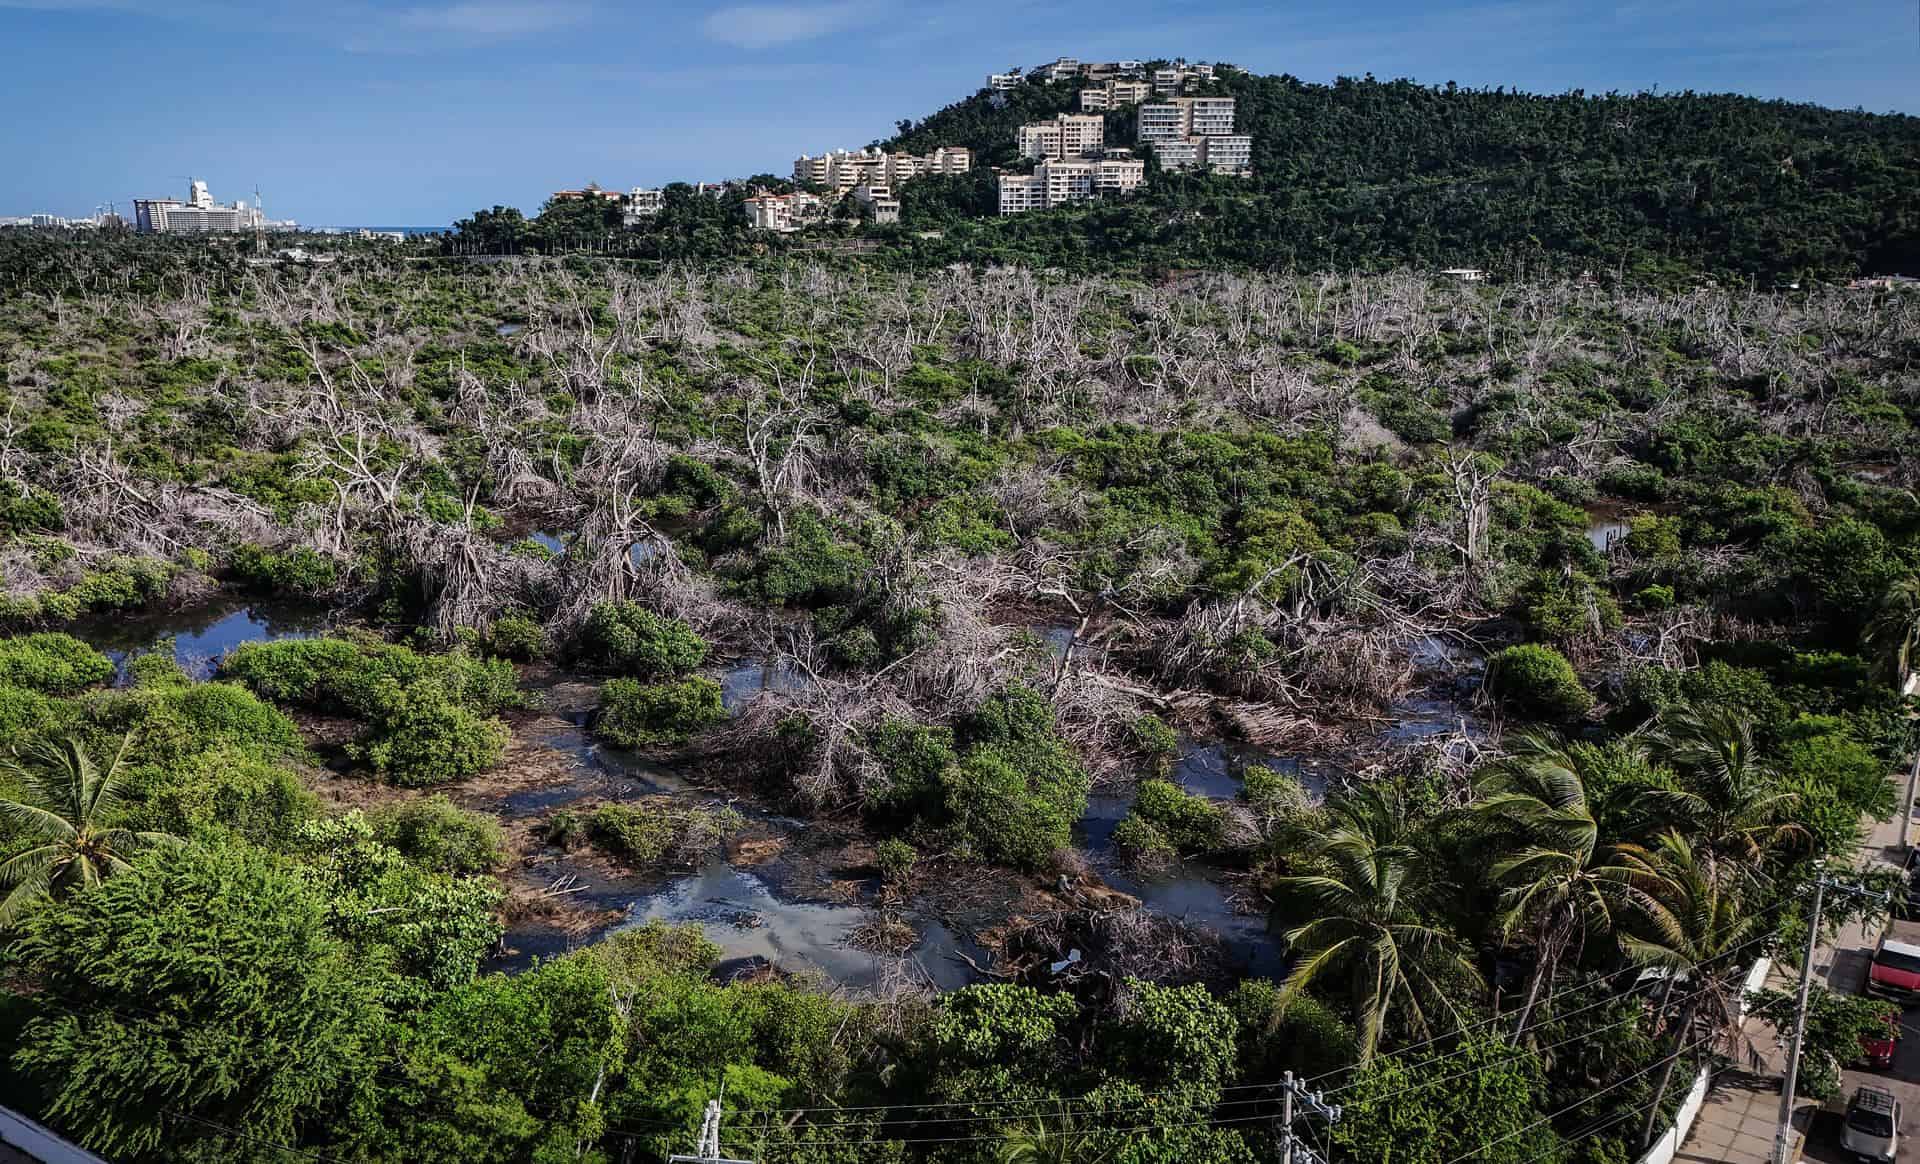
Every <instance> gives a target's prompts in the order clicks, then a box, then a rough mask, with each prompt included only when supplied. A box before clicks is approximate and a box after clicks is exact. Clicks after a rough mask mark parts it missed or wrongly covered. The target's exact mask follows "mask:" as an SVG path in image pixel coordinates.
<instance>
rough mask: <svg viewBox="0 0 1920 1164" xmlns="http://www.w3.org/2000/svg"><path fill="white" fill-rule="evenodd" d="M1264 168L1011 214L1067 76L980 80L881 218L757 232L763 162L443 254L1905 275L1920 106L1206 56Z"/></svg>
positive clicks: (767, 178)
mask: <svg viewBox="0 0 1920 1164" xmlns="http://www.w3.org/2000/svg"><path fill="white" fill-rule="evenodd" d="M1208 91H1211V92H1215V93H1224V94H1231V95H1232V96H1233V97H1234V98H1236V99H1237V102H1238V105H1237V112H1238V115H1239V117H1238V120H1239V128H1240V129H1242V130H1244V131H1246V132H1248V133H1251V134H1252V135H1253V138H1254V155H1253V157H1254V167H1255V174H1254V176H1253V177H1251V178H1225V177H1215V176H1212V175H1205V176H1200V175H1188V174H1171V173H1161V172H1159V171H1158V170H1157V169H1156V168H1155V167H1154V166H1153V164H1152V163H1151V161H1150V162H1149V165H1148V180H1147V186H1146V187H1145V188H1144V189H1143V190H1141V191H1139V192H1137V193H1135V194H1133V195H1131V196H1127V197H1121V198H1116V199H1113V200H1110V201H1103V202H1096V203H1092V204H1082V205H1077V206H1071V207H1063V208H1059V209H1055V210H1050V211H1041V212H1033V213H1028V214H1022V215H1017V216H1013V217H1007V218H1002V217H1000V216H999V214H998V199H997V194H996V184H995V177H994V173H993V168H994V167H996V166H1015V165H1018V164H1019V162H1018V159H1016V158H1015V156H1014V133H1015V130H1016V128H1017V127H1018V126H1020V125H1021V124H1023V123H1025V122H1029V121H1035V120H1040V119H1043V118H1046V117H1050V116H1052V115H1053V114H1055V113H1059V112H1063V111H1067V110H1072V109H1077V108H1078V106H1079V92H1078V87H1077V85H1075V84H1072V83H1064V82H1056V83H1042V82H1027V83H1025V84H1022V85H1020V86H1018V87H1016V88H1015V89H1014V90H1012V91H1010V92H1006V93H997V92H989V91H985V90H983V91H981V92H978V93H975V94H973V95H972V96H969V97H966V98H964V99H962V100H960V101H957V102H955V103H953V104H952V105H949V106H947V107H946V108H944V109H941V110H939V111H937V112H935V113H933V114H931V115H929V116H928V117H926V118H925V119H924V120H921V121H919V122H913V121H902V122H899V123H898V132H897V133H896V134H895V136H894V137H892V138H890V139H888V140H887V141H885V142H883V143H880V144H883V145H886V146H888V147H890V148H900V149H908V150H913V151H915V152H924V151H927V150H931V149H933V148H934V147H936V146H940V145H965V146H969V147H971V148H972V149H973V150H974V151H975V158H976V164H975V167H974V169H973V170H972V171H971V172H970V173H968V174H966V175H963V176H954V177H925V178H917V179H914V180H913V181H910V182H907V183H904V184H903V185H902V187H901V189H900V197H901V202H902V215H901V221H900V223H899V224H898V225H897V226H875V225H872V224H862V223H861V222H859V221H858V216H857V214H855V213H853V211H852V210H851V208H850V207H851V204H850V203H849V204H847V205H843V206H841V207H840V208H839V209H838V211H837V212H836V215H835V220H834V221H833V222H832V223H831V224H828V225H824V226H820V227H815V228H813V229H811V230H809V231H807V232H805V233H803V234H800V235H795V236H790V237H780V236H774V235H769V234H767V233H764V232H753V231H749V230H748V228H747V222H746V216H745V214H744V211H743V208H742V206H741V200H742V199H743V198H744V197H745V196H746V194H747V193H748V192H749V191H750V190H752V189H756V188H767V189H776V190H777V189H783V188H785V185H786V184H785V182H784V179H783V178H780V177H777V176H775V175H771V174H769V175H763V176H762V177H760V178H758V179H752V180H749V181H748V182H746V183H744V184H741V185H738V186H736V187H735V188H733V189H732V191H731V192H730V193H729V194H728V195H727V196H725V197H724V198H721V199H718V200H716V199H713V198H706V197H700V196H697V195H696V193H695V191H694V189H693V188H692V187H690V186H684V185H673V186H669V187H668V188H667V197H666V209H665V211H664V212H663V213H661V214H659V215H657V216H655V217H653V218H651V219H649V220H647V221H646V222H644V223H643V224H641V225H640V226H639V227H637V228H635V229H623V228H622V226H621V220H620V214H619V212H618V208H616V207H612V206H608V205H588V204H587V203H584V202H573V203H560V204H556V205H552V206H549V207H547V208H546V209H545V210H544V211H543V212H542V214H541V215H540V216H539V218H537V219H534V220H532V221H528V220H526V219H523V218H521V216H520V214H519V212H518V211H514V210H511V209H505V208H495V209H494V210H492V211H483V212H481V213H479V214H476V215H475V216H474V217H473V218H472V219H469V220H466V221H464V222H462V223H461V224H460V227H459V233H458V236H457V238H455V239H453V240H451V241H450V242H449V244H448V246H449V249H450V250H452V251H454V252H455V253H468V254H470V253H476V252H477V253H519V252H524V251H529V250H535V251H576V250H593V251H599V252H603V253H609V254H618V255H624V256H626V257H629V258H648V259H662V260H683V261H684V260H693V259H705V258H723V257H738V256H743V255H746V254H753V253H760V252H763V251H779V250H785V249H791V248H794V247H806V248H816V247H819V246H821V245H822V244H823V242H825V243H826V244H827V245H832V244H831V240H832V238H833V236H835V235H851V234H858V235H864V236H867V237H869V238H877V239H880V240H883V241H885V242H886V243H888V244H890V245H886V246H883V247H882V248H881V249H880V250H879V251H878V252H876V253H874V254H872V255H871V256H870V257H869V259H868V261H870V262H876V263H882V264H886V263H893V264H897V265H901V266H911V267H915V268H924V267H926V266H929V265H940V264H947V263H954V262H967V263H1016V264H1023V265H1029V266H1036V267H1065V268H1072V269H1076V270H1095V271H1098V270H1126V271H1143V270H1152V269H1159V268H1178V267H1206V268H1221V269H1241V270H1244V269H1255V270H1261V269H1295V270H1384V269H1389V268H1394V267H1401V266H1407V265H1416V266H1424V267H1447V266H1479V267H1486V268H1489V269H1491V270H1493V271H1495V272H1497V273H1499V274H1501V275H1506V276H1513V275H1524V274H1526V273H1528V272H1532V271H1539V270H1541V269H1543V268H1545V269H1553V270H1557V271H1559V272H1562V273H1569V274H1570V273H1573V272H1578V271H1582V270H1589V271H1592V272H1594V273H1595V274H1596V275H1602V276H1608V275H1624V276H1627V277H1630V278H1635V279H1639V280H1647V279H1652V280H1655V281H1660V282H1667V283H1673V282H1690V281H1692V280H1694V279H1696V278H1698V277H1699V276H1701V275H1703V274H1705V275H1712V276H1717V277H1721V278H1741V279H1746V278H1754V279H1758V280H1760V281H1761V282H1763V283H1766V284H1786V283H1789V282H1796V281H1801V280H1805V279H1810V278H1812V279H1828V280H1831V279H1843V278H1848V277H1851V276H1854V275H1859V274H1866V273H1887V274H1920V119H1916V118H1913V117H1908V116H1904V115H1889V114H1869V113H1862V112H1858V111H1854V112H1848V111H1844V110H1834V109H1823V108H1821V107H1819V106H1815V105H1799V104H1791V103H1788V102H1783V101H1762V100H1758V99H1756V98H1752V97H1740V96H1732V95H1726V94H1699V93H1673V94H1651V93H1638V94H1624V95H1623V94H1613V93H1610V94H1606V95H1603V96H1589V95H1587V94H1584V93H1579V92H1573V93H1565V94H1560V95H1558V96H1538V95H1534V94H1528V93H1519V92H1514V91H1509V90H1505V89H1493V90H1485V89H1461V88H1458V87H1457V86H1454V85H1447V86H1445V87H1440V88H1435V87H1428V86H1422V85H1418V84H1415V83H1413V82H1411V81H1376V80H1374V79H1372V78H1365V79H1361V80H1353V79H1341V80H1339V81H1336V82H1334V83H1333V84H1331V85H1317V84H1309V83H1307V82H1304V81H1301V80H1299V79H1298V78H1295V77H1287V76H1277V77H1274V76H1256V75H1253V74H1250V73H1244V72H1240V71H1239V70H1237V69H1222V70H1221V71H1220V75H1219V77H1218V79H1217V80H1215V81H1213V82H1211V83H1210V84H1209V86H1208ZM1135 116H1136V115H1135V111H1134V110H1133V109H1122V110H1118V111H1115V112H1111V113H1109V114H1107V141H1108V143H1109V144H1111V145H1123V144H1126V145H1130V144H1132V143H1133V142H1134V140H1135V124H1134V123H1135Z"/></svg>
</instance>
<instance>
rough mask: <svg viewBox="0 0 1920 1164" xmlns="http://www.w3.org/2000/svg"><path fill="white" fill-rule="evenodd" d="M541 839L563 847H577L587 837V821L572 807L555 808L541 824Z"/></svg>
mask: <svg viewBox="0 0 1920 1164" xmlns="http://www.w3.org/2000/svg"><path fill="white" fill-rule="evenodd" d="M540 839H541V840H542V841H543V842H545V843H546V844H549V845H557V846H559V847H560V848H562V849H571V848H575V847H577V846H578V845H579V844H580V843H581V842H582V841H584V840H586V839H587V822H586V821H585V820H584V819H582V817H581V816H580V814H579V813H577V812H575V811H573V810H572V809H570V808H561V809H555V810H554V812H553V815H551V816H549V817H547V819H546V822H545V823H544V824H542V825H541V826H540Z"/></svg>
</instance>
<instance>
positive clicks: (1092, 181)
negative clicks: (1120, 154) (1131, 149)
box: [1000, 158, 1146, 214]
mask: <svg viewBox="0 0 1920 1164" xmlns="http://www.w3.org/2000/svg"><path fill="white" fill-rule="evenodd" d="M1145 180H1146V163H1144V162H1142V161H1140V160H1138V159H1136V158H1101V159H1098V160H1095V159H1090V158H1089V159H1073V160H1068V161H1046V162H1041V163H1040V164H1039V165H1037V166H1035V167H1034V168H1033V173H1031V174H1002V175H1000V213H1002V214H1020V213H1022V212H1024V211H1028V210H1043V209H1045V208H1047V207H1049V206H1060V205H1062V204H1064V203H1068V202H1085V201H1086V200H1088V199H1090V198H1093V197H1094V196H1096V195H1105V194H1124V193H1126V192H1127V191H1129V190H1133V189H1135V188H1136V187H1138V186H1139V185H1140V183H1141V182H1143V181H1145Z"/></svg>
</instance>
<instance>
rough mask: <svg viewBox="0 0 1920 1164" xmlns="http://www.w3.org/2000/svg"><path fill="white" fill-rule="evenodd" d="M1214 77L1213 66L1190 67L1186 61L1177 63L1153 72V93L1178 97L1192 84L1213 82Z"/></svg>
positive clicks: (1199, 65)
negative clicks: (1195, 82)
mask: <svg viewBox="0 0 1920 1164" xmlns="http://www.w3.org/2000/svg"><path fill="white" fill-rule="evenodd" d="M1214 75H1215V74H1214V67H1213V66H1212V65H1208V64H1198V65H1189V64H1187V63H1185V62H1184V61H1176V62H1174V63H1173V64H1172V65H1171V66H1169V67H1167V68H1164V69H1155V70H1154V71H1153V91H1154V93H1155V95H1157V96H1160V97H1178V96H1179V95H1180V94H1182V93H1184V92H1186V90H1187V86H1188V85H1189V84H1190V83H1192V82H1194V81H1211V80H1213V78H1214Z"/></svg>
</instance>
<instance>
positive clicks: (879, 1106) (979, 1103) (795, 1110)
mask: <svg viewBox="0 0 1920 1164" xmlns="http://www.w3.org/2000/svg"><path fill="white" fill-rule="evenodd" d="M1773 936H1774V935H1772V934H1767V935H1765V936H1764V937H1760V938H1754V939H1752V940H1751V941H1749V942H1747V943H1745V944H1744V945H1743V946H1738V947H1735V948H1734V949H1733V950H1730V951H1728V952H1727V953H1728V955H1731V954H1733V953H1737V952H1738V951H1739V950H1740V949H1744V948H1745V946H1751V945H1753V944H1755V943H1757V942H1761V941H1765V940H1767V939H1768V938H1771V937H1773ZM1723 956H1725V955H1723ZM1645 970H1646V967H1644V966H1637V965H1634V966H1625V967H1622V968H1621V969H1619V970H1615V971H1613V972H1611V973H1609V974H1606V975H1604V976H1602V977H1600V978H1598V979H1594V980H1593V981H1590V982H1583V983H1581V984H1579V985H1577V986H1569V987H1566V988H1565V989H1562V990H1558V991H1555V992H1554V993H1553V994H1551V995H1549V996H1547V998H1545V999H1543V1000H1541V1002H1540V1003H1539V1004H1537V1005H1542V1006H1544V1005H1545V1004H1546V1003H1550V1002H1552V1001H1553V1000H1554V999H1556V998H1564V997H1566V996H1567V995H1569V994H1578V993H1581V992H1583V991H1587V990H1591V989H1594V988H1595V987H1597V986H1601V985H1604V984H1606V983H1607V982H1610V981H1612V980H1614V979H1617V978H1619V977H1621V976H1622V975H1625V974H1630V973H1634V972H1644V971H1645ZM1623 997H1625V995H1620V994H1614V995H1609V996H1608V997H1606V998H1603V999H1601V1000H1599V1001H1597V1002H1593V1003H1589V1004H1588V1005H1586V1006H1583V1007H1580V1008H1578V1009H1576V1010H1571V1011H1568V1012H1566V1013H1565V1014H1556V1015H1553V1016H1552V1017H1551V1018H1547V1019H1543V1020H1542V1021H1541V1022H1540V1023H1538V1024H1537V1025H1536V1026H1535V1027H1533V1028H1531V1029H1535V1030H1537V1029H1539V1028H1540V1027H1544V1026H1550V1025H1552V1024H1554V1023H1557V1022H1563V1021H1565V1020H1566V1019H1570V1018H1572V1017H1574V1016H1575V1015H1579V1014H1584V1013H1586V1012H1587V1011H1590V1010H1594V1009H1596V1008H1598V1007H1602V1006H1606V1005H1609V1004H1610V1003H1614V1002H1618V1001H1619V1000H1620V999H1621V998H1623ZM1507 1017H1508V1016H1506V1015H1493V1016H1491V1017H1489V1018H1487V1019H1484V1020H1481V1021H1478V1022H1474V1023H1470V1024H1468V1025H1467V1026H1464V1027H1460V1028H1457V1029H1455V1030H1451V1031H1446V1032H1444V1033H1442V1034H1438V1035H1435V1036H1434V1037H1432V1038H1430V1039H1427V1040H1425V1041H1423V1042H1419V1043H1415V1044H1413V1045H1411V1046H1408V1047H1402V1048H1397V1049H1396V1050H1395V1051H1394V1052H1393V1053H1394V1054H1395V1055H1396V1056H1399V1055H1405V1054H1406V1053H1407V1052H1409V1051H1417V1050H1419V1049H1420V1048H1422V1047H1427V1046H1431V1045H1433V1044H1434V1043H1437V1042H1440V1041H1441V1040H1442V1039H1449V1038H1454V1037H1456V1036H1459V1035H1464V1034H1467V1033H1469V1032H1471V1031H1474V1030H1477V1029H1479V1028H1481V1027H1485V1026H1488V1025H1490V1024H1493V1023H1498V1022H1502V1021H1504V1020H1505V1019H1506V1018H1507ZM1460 1054H1462V1052H1459V1051H1451V1052H1448V1053H1446V1054H1443V1055H1436V1056H1434V1057H1433V1058H1431V1059H1428V1060H1426V1061H1424V1062H1422V1063H1419V1064H1417V1065H1416V1066H1415V1067H1414V1069H1415V1070H1422V1069H1425V1068H1427V1067H1430V1066H1433V1065H1434V1064H1437V1063H1444V1062H1446V1061H1447V1060H1448V1059H1452V1058H1457V1057H1458V1056H1459V1055H1460ZM1359 1067H1360V1064H1358V1063H1355V1064H1350V1065H1347V1066H1344V1067H1335V1068H1333V1069H1332V1070H1329V1071H1323V1072H1321V1073H1320V1074H1318V1075H1314V1076H1310V1077H1307V1078H1304V1079H1301V1080H1299V1082H1300V1083H1302V1084H1310V1083H1317V1082H1319V1081H1320V1080H1322V1079H1326V1078H1327V1077H1329V1076H1332V1075H1338V1074H1340V1073H1342V1072H1349V1071H1355V1070H1358V1069H1359ZM1282 1086H1284V1083H1283V1082H1282V1081H1280V1080H1272V1081H1268V1082H1265V1083H1236V1084H1229V1085H1227V1086H1224V1087H1221V1088H1219V1090H1220V1091H1222V1092H1241V1091H1275V1090H1278V1089H1279V1088H1280V1087H1282ZM1346 1086H1351V1085H1343V1086H1342V1087H1340V1088H1336V1089H1333V1090H1345V1088H1346ZM1171 1094H1173V1091H1172V1089H1170V1088H1169V1089H1163V1090H1161V1091H1157V1092H1148V1093H1146V1095H1145V1098H1151V1097H1153V1096H1167V1095H1171ZM1057 1102H1058V1101H1057V1100H1049V1099H1038V1098H1036V1099H1003V1100H953V1101H943V1102H934V1103H872V1104H844V1105H842V1104H831V1105H822V1106H817V1107H781V1108H772V1109H769V1110H770V1111H771V1112H772V1113H773V1114H775V1115H809V1114H813V1113H817V1112H859V1111H895V1112H913V1111H939V1110H948V1109H952V1108H973V1109H976V1110H977V1109H981V1108H992V1107H1015V1108H1026V1107H1037V1106H1046V1105H1050V1104H1055V1103H1057ZM1223 1102H1228V1103H1252V1102H1271V1101H1270V1100H1229V1101H1223ZM1023 1114H1024V1113H1023ZM1040 1114H1047V1113H1044V1112H1043V1113H1040ZM987 1118H993V1117H982V1116H970V1117H965V1119H967V1120H976V1121H977V1120H980V1119H987ZM887 1122H889V1123H891V1122H907V1120H906V1119H904V1118H903V1119H902V1120H901V1121H892V1120H889V1121H887ZM911 1122H915V1123H939V1122H947V1121H942V1120H940V1119H937V1118H934V1117H928V1118H925V1119H914V1120H912V1121H911Z"/></svg>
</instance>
